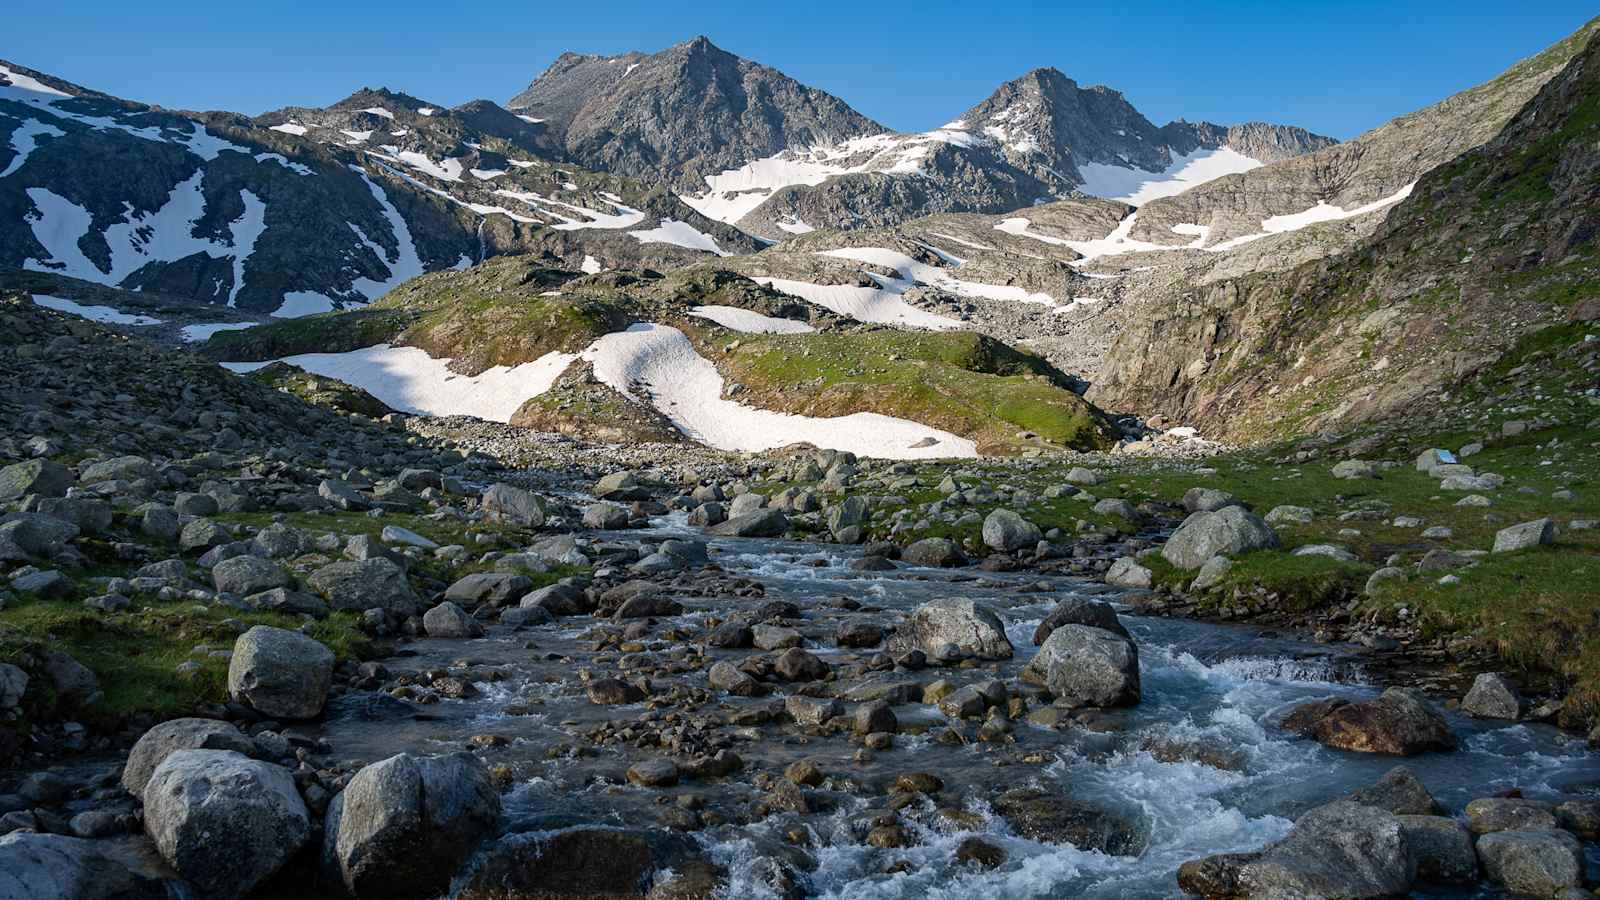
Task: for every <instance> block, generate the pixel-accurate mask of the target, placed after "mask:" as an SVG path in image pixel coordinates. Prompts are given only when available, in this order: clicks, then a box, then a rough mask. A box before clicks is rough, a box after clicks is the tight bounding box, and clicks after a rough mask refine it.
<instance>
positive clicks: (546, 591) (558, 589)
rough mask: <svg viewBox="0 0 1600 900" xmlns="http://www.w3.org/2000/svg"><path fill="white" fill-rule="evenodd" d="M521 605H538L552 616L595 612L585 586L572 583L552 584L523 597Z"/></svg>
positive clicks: (524, 606) (525, 606) (526, 606)
mask: <svg viewBox="0 0 1600 900" xmlns="http://www.w3.org/2000/svg"><path fill="white" fill-rule="evenodd" d="M520 605H521V606H522V607H523V608H524V609H526V608H528V607H532V606H537V607H539V608H541V609H543V610H544V611H545V612H548V613H549V614H550V615H552V616H579V615H587V614H588V613H591V612H594V609H595V604H594V601H593V600H591V599H589V596H588V595H587V594H585V593H584V591H583V588H580V587H577V586H576V585H571V584H552V585H550V586H549V587H542V588H540V589H538V590H537V591H534V592H533V593H531V594H528V595H527V596H525V597H523V598H522V601H521V603H520Z"/></svg>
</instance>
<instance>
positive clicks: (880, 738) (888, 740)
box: [861, 731, 894, 752]
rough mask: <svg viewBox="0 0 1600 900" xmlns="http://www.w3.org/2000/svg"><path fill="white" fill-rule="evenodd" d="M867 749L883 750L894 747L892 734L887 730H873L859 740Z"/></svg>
mask: <svg viewBox="0 0 1600 900" xmlns="http://www.w3.org/2000/svg"><path fill="white" fill-rule="evenodd" d="M861 743H862V744H864V745H865V746H866V748H867V749H868V750H877V751H880V752H881V751H884V750H889V749H892V748H893V747H894V735H893V734H890V733H889V732H887V731H874V732H872V733H871V734H869V735H867V736H866V737H865V738H863V739H862V741H861Z"/></svg>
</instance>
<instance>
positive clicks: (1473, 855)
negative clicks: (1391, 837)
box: [1398, 815, 1478, 884]
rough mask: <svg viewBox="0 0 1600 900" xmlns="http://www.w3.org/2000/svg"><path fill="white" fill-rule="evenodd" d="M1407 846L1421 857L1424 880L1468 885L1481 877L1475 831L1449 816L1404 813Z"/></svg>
mask: <svg viewBox="0 0 1600 900" xmlns="http://www.w3.org/2000/svg"><path fill="white" fill-rule="evenodd" d="M1398 818H1399V819H1400V828H1401V830H1402V832H1403V833H1404V835H1405V839H1406V846H1407V847H1409V848H1411V855H1412V856H1415V857H1416V859H1417V878H1418V879H1420V880H1422V881H1433V882H1445V883H1454V884H1467V883H1470V882H1473V881H1476V880H1477V879H1478V854H1477V851H1476V850H1474V849H1473V846H1472V832H1470V831H1468V830H1467V829H1466V827H1465V826H1464V825H1462V824H1461V823H1460V822H1457V821H1456V820H1455V819H1452V818H1450V817H1448V816H1440V815H1402V816H1399V817H1398Z"/></svg>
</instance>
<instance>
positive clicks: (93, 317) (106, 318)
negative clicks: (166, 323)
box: [33, 294, 162, 325]
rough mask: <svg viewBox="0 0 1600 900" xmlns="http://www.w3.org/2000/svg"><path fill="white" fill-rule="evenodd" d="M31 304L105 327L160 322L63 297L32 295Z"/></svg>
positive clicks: (147, 317) (159, 321)
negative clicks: (99, 323)
mask: <svg viewBox="0 0 1600 900" xmlns="http://www.w3.org/2000/svg"><path fill="white" fill-rule="evenodd" d="M33 302H34V305H36V306H42V307H44V308H45V309H53V310H55V311H56V312H64V313H67V314H68V315H73V316H77V317H78V318H80V319H88V320H89V321H91V322H101V323H104V324H106V325H160V324H161V322H162V320H161V319H157V318H153V317H151V316H138V315H132V314H130V313H125V312H119V311H118V310H115V309H112V308H111V307H109V306H86V305H84V304H82V303H77V302H75V301H72V300H68V299H67V298H65V297H52V296H50V295H49V294H34V295H33Z"/></svg>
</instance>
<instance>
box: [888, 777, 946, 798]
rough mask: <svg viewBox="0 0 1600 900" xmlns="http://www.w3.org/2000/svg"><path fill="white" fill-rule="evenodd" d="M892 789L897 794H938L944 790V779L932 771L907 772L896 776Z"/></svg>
mask: <svg viewBox="0 0 1600 900" xmlns="http://www.w3.org/2000/svg"><path fill="white" fill-rule="evenodd" d="M891 790H893V792H894V793H896V794H929V795H931V794H937V793H939V792H940V791H942V790H944V780H943V779H942V778H940V777H939V776H937V775H934V774H932V773H930V772H907V773H906V774H904V775H900V776H898V777H897V778H895V780H894V787H893V788H892V789H891Z"/></svg>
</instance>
